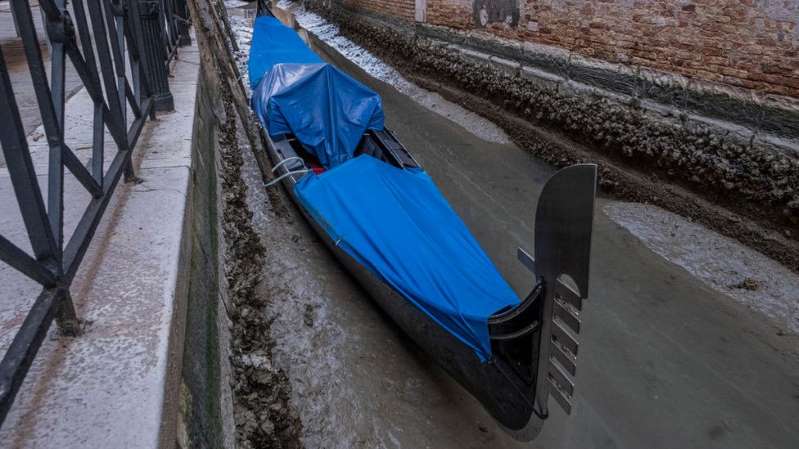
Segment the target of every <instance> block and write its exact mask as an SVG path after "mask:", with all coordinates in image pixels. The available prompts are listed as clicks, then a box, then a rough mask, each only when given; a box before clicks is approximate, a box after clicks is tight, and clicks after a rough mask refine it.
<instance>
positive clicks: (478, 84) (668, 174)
mask: <svg viewBox="0 0 799 449" xmlns="http://www.w3.org/2000/svg"><path fill="white" fill-rule="evenodd" d="M431 3H432V2H428V9H427V12H428V13H429V12H430V8H431V6H430V5H431ZM304 4H305V6H306V7H307V8H309V9H311V10H312V11H314V12H317V13H319V14H321V15H323V16H324V17H326V18H327V19H328V20H330V21H331V22H334V23H336V24H337V25H338V26H339V28H340V32H341V33H342V34H344V35H345V36H347V37H350V38H351V39H353V40H354V41H356V42H358V43H359V44H361V45H363V46H364V47H365V48H367V49H368V50H369V51H371V52H373V53H375V54H376V55H378V56H380V57H381V58H383V59H385V60H386V61H388V62H390V63H391V64H392V65H394V66H395V67H396V68H397V69H398V70H399V71H400V72H401V73H402V74H403V75H405V76H406V77H407V78H409V79H410V80H412V81H414V82H416V83H417V84H420V85H422V86H423V87H427V88H430V89H431V90H436V91H438V92H440V93H441V94H442V95H444V96H445V98H448V99H450V100H453V101H456V102H458V103H461V104H462V105H464V106H466V107H467V108H469V109H472V110H474V111H475V112H477V113H480V114H481V115H484V116H486V117H487V118H490V119H491V120H492V121H495V122H496V123H497V124H499V125H500V126H502V127H503V128H504V129H505V131H507V132H508V134H509V135H510V136H511V137H512V138H513V139H514V141H515V142H516V143H517V144H519V145H520V146H522V147H524V148H526V149H528V150H530V151H532V152H533V153H534V154H536V155H537V156H539V157H541V158H543V159H545V160H547V161H548V162H550V163H553V164H555V165H558V166H563V165H567V164H569V163H573V162H577V161H593V162H599V163H600V164H601V166H602V167H601V175H602V176H601V183H602V187H603V189H604V190H605V191H607V192H611V193H614V194H616V195H617V196H619V197H622V198H627V199H632V200H638V201H646V202H653V203H655V204H658V205H661V206H663V207H666V208H667V209H670V210H672V211H675V212H677V213H680V214H682V215H684V216H688V217H691V218H695V219H697V220H698V221H701V222H703V223H704V224H706V225H708V226H710V227H712V228H715V229H718V230H721V231H722V232H723V233H724V234H725V235H728V236H730V237H734V238H737V239H739V240H741V241H744V242H745V243H748V244H750V245H752V246H754V247H756V248H757V249H759V250H761V251H763V252H764V253H766V254H769V255H771V256H772V257H774V258H776V259H778V260H780V261H782V262H784V263H786V264H787V265H788V266H793V267H797V266H799V256H797V241H798V240H797V237H798V236H799V108H797V106H796V99H794V98H789V97H779V96H773V95H772V96H769V97H768V98H770V99H772V100H774V101H771V100H769V101H765V100H764V99H765V98H766V97H764V96H760V97H758V96H756V95H754V93H752V92H749V93H748V94H741V92H742V91H740V90H735V89H732V88H731V87H730V86H723V85H720V84H707V83H704V82H688V81H689V80H688V79H687V78H685V77H683V76H682V75H678V74H675V73H667V72H656V71H654V70H651V69H644V68H642V67H639V66H632V65H626V64H619V63H610V62H607V61H603V60H599V59H596V58H588V57H585V56H582V55H580V54H578V53H576V52H573V51H570V50H568V49H565V48H560V47H555V46H552V45H544V44H538V43H530V42H521V41H518V40H513V39H508V38H507V37H501V36H497V35H495V34H491V33H487V32H486V31H485V30H474V29H465V28H462V29H459V28H456V27H454V26H439V25H431V24H430V23H424V22H414V21H411V20H407V19H405V18H402V17H396V16H393V15H390V14H386V13H380V12H375V11H374V9H375V7H374V6H373V7H371V8H365V7H359V6H358V4H353V3H352V2H348V1H343V2H342V1H337V0H333V1H329V0H328V1H322V0H306V1H305V2H304ZM417 11H418V10H417ZM417 19H418V16H417ZM528 129H535V132H534V133H533V134H536V135H537V136H536V137H535V138H530V134H531V133H530V132H527V131H526V130H528ZM646 184H648V185H650V186H651V188H650V187H647V185H646ZM686 193H690V195H692V196H695V197H696V198H697V200H696V201H695V200H692V199H690V200H689V199H686V198H687V195H686ZM698 203H702V204H701V205H699V206H698V205H697V204H698ZM719 205H720V206H722V208H721V209H718V208H717V206H719ZM698 209H700V210H701V212H697V210H698ZM743 221H746V223H743ZM751 223H756V225H757V226H760V227H762V229H754V228H753V226H751Z"/></svg>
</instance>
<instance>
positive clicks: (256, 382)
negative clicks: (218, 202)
mask: <svg viewBox="0 0 799 449" xmlns="http://www.w3.org/2000/svg"><path fill="white" fill-rule="evenodd" d="M225 103H226V104H225V109H226V115H227V117H228V120H227V122H226V123H224V124H223V126H222V127H221V129H220V132H221V133H220V138H219V156H220V162H221V164H220V165H221V169H222V170H221V173H222V179H221V181H222V182H221V185H222V195H223V233H224V241H225V244H226V247H225V265H224V273H225V279H226V281H227V286H228V289H229V299H230V303H229V307H230V308H229V309H228V316H229V318H230V320H231V322H232V327H231V355H230V363H231V366H232V368H233V379H231V381H232V389H233V394H234V420H235V423H236V440H237V442H238V445H239V447H241V448H286V449H299V448H301V447H302V445H301V444H300V442H299V438H298V436H299V433H300V431H301V429H302V424H301V423H300V420H299V417H298V416H297V414H296V412H294V410H293V409H292V408H291V406H290V404H289V400H290V397H291V385H290V383H289V381H288V377H287V376H286V374H285V372H284V371H283V370H281V369H279V368H277V367H275V366H274V365H273V364H272V348H273V347H274V341H273V340H272V339H271V337H270V331H269V326H270V322H269V321H268V320H267V319H266V317H265V314H264V309H265V307H266V306H267V304H266V302H265V301H264V299H263V298H262V297H260V296H258V295H257V294H256V286H257V285H258V282H259V281H260V274H261V267H262V265H263V262H264V258H265V249H264V246H263V245H262V244H261V242H260V240H259V237H258V235H257V234H256V233H255V232H254V229H253V227H252V224H251V219H252V212H250V210H249V208H248V206H247V204H246V190H247V188H246V186H245V185H244V183H243V182H242V180H241V170H240V169H241V165H242V157H241V154H242V152H243V151H249V150H248V149H246V148H244V149H243V148H241V147H240V146H239V144H238V143H239V142H238V137H239V134H238V133H237V126H236V117H235V115H234V112H233V110H232V109H233V107H232V105H231V102H230V100H229V99H227V101H226V102H225Z"/></svg>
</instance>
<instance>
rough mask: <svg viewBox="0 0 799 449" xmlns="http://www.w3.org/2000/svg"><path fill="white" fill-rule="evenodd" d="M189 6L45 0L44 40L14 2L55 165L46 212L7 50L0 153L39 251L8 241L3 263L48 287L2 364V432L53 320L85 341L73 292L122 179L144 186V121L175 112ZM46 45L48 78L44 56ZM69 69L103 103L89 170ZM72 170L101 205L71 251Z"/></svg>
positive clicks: (22, 5) (97, 110) (87, 216)
mask: <svg viewBox="0 0 799 449" xmlns="http://www.w3.org/2000/svg"><path fill="white" fill-rule="evenodd" d="M185 2H186V0H157V1H145V0H73V1H71V2H70V4H67V3H66V0H39V5H38V6H39V9H40V10H41V15H42V22H43V24H44V29H45V33H44V36H38V35H37V34H38V33H37V30H36V28H35V26H34V13H33V11H32V9H31V5H30V4H29V2H28V0H11V9H12V12H13V17H14V20H15V25H16V28H17V31H18V34H19V36H20V38H21V39H22V44H23V47H24V53H25V57H26V59H27V68H28V69H29V70H30V79H31V81H32V83H33V86H32V87H33V90H34V91H35V94H36V101H37V103H38V108H39V118H40V119H41V123H42V125H43V127H44V131H45V135H46V137H47V144H48V146H49V161H48V172H47V201H46V204H45V200H44V199H43V196H42V192H41V190H40V188H39V184H38V183H37V180H36V175H37V173H36V171H35V169H34V164H33V160H32V157H31V153H30V149H29V147H28V143H27V136H26V134H25V131H24V128H23V122H22V118H21V116H20V112H19V105H18V104H17V101H16V97H15V94H14V88H15V86H13V85H12V83H11V79H10V76H9V70H8V66H7V65H6V60H5V57H4V56H3V51H2V48H0V145H2V150H3V154H4V156H5V162H6V165H7V167H8V172H9V175H10V179H11V183H12V185H13V188H14V194H15V196H16V201H17V204H18V205H19V209H20V211H21V214H22V219H23V222H24V225H25V228H26V231H27V236H28V238H29V240H30V246H31V248H32V254H28V252H26V251H24V250H22V249H20V248H19V247H18V246H16V245H15V244H14V243H12V242H11V241H9V240H8V239H7V238H5V237H3V236H2V235H0V261H2V262H5V263H6V264H8V265H10V266H11V267H13V268H15V269H17V270H19V271H20V272H22V273H24V274H25V275H26V276H27V277H29V278H31V279H33V280H34V281H36V282H38V283H39V284H41V285H42V287H43V290H42V292H41V293H40V294H39V296H38V297H37V298H36V300H35V302H34V303H33V306H32V307H31V309H30V311H29V312H28V314H27V316H26V318H25V320H24V322H23V323H22V326H21V327H20V328H19V330H18V332H17V334H16V335H15V337H14V339H13V341H12V343H11V345H10V346H9V347H8V349H7V350H6V353H5V355H4V357H3V359H2V362H0V426H2V423H3V421H5V418H6V415H7V414H8V411H9V409H10V407H11V405H12V403H13V401H14V398H15V396H16V394H17V392H18V390H19V388H20V385H21V384H22V381H23V379H24V378H25V375H26V374H27V372H28V369H29V368H30V365H31V363H32V361H33V358H34V357H35V355H36V352H37V351H38V350H39V347H40V346H41V343H42V340H43V339H44V337H45V335H46V334H47V331H48V329H49V328H50V325H51V323H52V321H53V320H54V319H55V320H56V321H57V322H58V324H59V327H60V330H61V331H62V332H64V333H68V334H73V335H77V334H79V333H80V326H79V320H78V317H77V316H76V313H75V308H74V305H73V302H72V298H71V297H70V293H69V288H70V285H71V283H72V280H73V278H74V277H75V273H76V272H77V270H78V268H79V266H80V263H81V261H82V259H83V256H84V255H85V253H86V250H87V248H88V246H89V243H90V242H91V239H92V237H93V235H94V232H95V230H96V229H97V225H98V224H99V222H100V219H101V218H102V215H103V212H104V211H105V209H106V206H107V205H108V202H109V200H110V198H111V196H112V194H113V192H114V188H115V187H116V185H117V184H118V182H119V180H120V178H121V177H122V176H123V175H124V176H125V179H126V181H131V180H134V179H135V176H134V172H133V166H132V163H131V152H132V150H133V148H134V147H135V146H136V142H137V141H138V139H139V135H140V133H141V131H142V127H143V126H144V122H145V120H146V119H147V117H148V116H154V114H155V111H156V110H168V109H172V106H173V103H172V96H171V94H170V92H169V85H168V83H167V77H168V70H169V63H170V60H171V58H173V57H174V56H175V55H176V52H177V48H178V47H179V46H181V45H185V44H187V43H189V42H190V37H189V22H188V14H187V8H186V3H185ZM45 39H46V40H47V41H48V42H49V48H50V60H49V76H48V73H47V72H48V67H47V65H46V61H45V59H43V57H42V50H41V47H40V43H41V42H42V41H44V40H45ZM67 64H71V65H72V66H73V68H74V71H75V72H76V73H77V75H78V76H79V77H80V80H81V82H82V84H83V86H84V88H85V89H86V92H87V93H88V94H89V96H90V97H91V99H92V101H93V102H94V121H93V143H92V154H91V160H90V162H89V163H88V164H86V165H84V163H83V162H81V161H80V160H79V159H78V157H77V156H76V155H75V153H74V152H73V150H72V149H71V148H70V147H69V145H68V143H67V140H66V139H65V137H68V136H65V134H66V133H65V123H64V113H65V106H66V96H65V83H64V81H65V73H66V72H65V70H66V67H67ZM17 87H20V86H17ZM129 114H132V116H130V117H129ZM106 131H107V132H108V134H109V135H110V136H111V139H112V140H113V143H114V145H115V147H116V148H115V149H116V153H115V154H114V155H113V159H112V160H111V161H110V164H106V163H105V161H104V155H105V149H106V143H105V137H104V136H105V133H106ZM65 168H66V169H67V170H69V172H70V173H72V175H73V176H74V177H75V178H76V179H77V181H78V182H79V183H80V185H81V186H82V187H83V188H85V189H86V190H87V191H88V192H89V193H90V194H91V197H92V199H91V201H90V202H89V204H88V206H87V207H86V209H85V211H84V212H83V215H82V216H81V218H80V220H79V222H78V224H77V226H76V227H75V229H74V232H73V233H72V235H71V236H70V237H69V239H68V241H67V242H66V245H65V244H64V243H65V242H64V213H63V212H64V191H63V190H64V173H65V170H64V169H65ZM0 288H2V287H0ZM0 294H2V290H0Z"/></svg>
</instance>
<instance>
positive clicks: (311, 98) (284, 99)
mask: <svg viewBox="0 0 799 449" xmlns="http://www.w3.org/2000/svg"><path fill="white" fill-rule="evenodd" d="M252 48H253V51H252V52H251V54H250V61H249V71H250V79H251V80H255V79H256V78H260V81H259V82H258V85H257V87H256V88H255V91H254V92H253V95H252V107H253V109H254V110H255V113H256V114H257V115H258V118H259V119H260V120H261V123H262V124H263V126H264V128H265V129H266V130H267V132H268V133H269V135H270V136H272V137H273V138H276V137H277V136H279V135H282V134H288V133H292V134H294V136H295V137H297V139H298V140H299V141H300V142H301V143H302V144H303V147H304V148H305V149H306V150H308V151H309V152H310V153H311V154H313V155H315V156H316V157H317V158H318V159H319V162H320V163H321V164H322V165H323V166H324V167H327V168H331V167H335V166H336V165H338V164H340V163H342V162H344V161H346V160H348V159H350V158H351V157H352V155H353V152H354V151H355V148H356V146H357V145H358V142H359V141H360V140H361V137H362V136H363V133H364V132H365V131H366V130H367V129H375V130H381V129H383V106H382V102H381V100H380V96H379V95H378V94H377V93H375V92H374V91H372V90H371V89H369V88H368V87H366V86H364V85H363V84H361V83H359V82H358V81H356V80H354V79H352V78H350V77H349V75H347V74H345V73H344V72H342V71H340V70H338V69H337V68H335V67H333V66H331V65H329V64H324V63H322V62H321V60H319V58H318V57H317V56H316V55H315V54H314V53H313V52H312V51H311V50H310V49H309V48H308V47H306V46H305V43H304V42H303V41H302V40H301V39H300V38H299V36H297V34H296V33H295V32H294V30H291V29H289V28H288V27H286V26H284V25H282V24H281V23H280V22H279V21H277V19H275V18H273V17H261V18H258V19H257V20H256V21H255V31H254V33H253V44H252ZM261 70H268V71H267V72H265V73H264V72H260V71H261ZM261 74H263V76H261Z"/></svg>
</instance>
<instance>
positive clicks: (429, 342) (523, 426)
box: [267, 138, 544, 441]
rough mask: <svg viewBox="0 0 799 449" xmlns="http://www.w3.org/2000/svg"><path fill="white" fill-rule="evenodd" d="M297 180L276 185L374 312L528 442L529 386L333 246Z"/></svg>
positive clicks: (532, 429) (534, 429)
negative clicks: (298, 191) (297, 191)
mask: <svg viewBox="0 0 799 449" xmlns="http://www.w3.org/2000/svg"><path fill="white" fill-rule="evenodd" d="M267 140H269V139H268V138H267ZM267 151H268V152H269V158H270V159H271V161H272V163H273V164H278V163H279V162H281V161H282V160H283V157H281V156H280V155H279V154H278V153H277V152H276V151H275V147H274V143H273V142H271V141H268V150H267ZM298 179H299V176H297V177H295V176H289V177H287V178H285V179H284V180H283V181H282V184H283V186H284V187H285V189H286V191H287V193H288V195H289V197H291V199H292V201H293V202H294V204H295V205H296V206H297V208H298V209H299V210H300V211H301V212H302V214H303V216H304V217H305V219H306V221H307V222H308V223H309V224H310V225H311V227H313V229H314V231H315V232H316V233H317V234H318V235H319V237H320V238H321V239H322V241H324V243H325V245H326V246H327V247H328V248H329V249H330V251H331V252H332V253H333V255H334V256H335V257H336V258H337V259H338V260H339V262H340V263H341V264H342V265H344V267H345V268H346V269H347V271H349V273H350V274H352V276H353V277H354V278H355V279H356V280H357V281H358V282H359V283H360V284H361V285H362V286H363V287H364V289H365V290H366V291H367V292H368V293H369V294H370V296H371V297H372V299H373V300H374V301H375V302H376V303H377V304H378V305H379V306H380V308H381V309H383V311H385V312H386V313H387V314H388V315H389V316H390V317H391V318H392V319H393V320H394V322H396V323H397V324H398V325H399V326H400V328H401V329H402V330H403V331H404V332H405V333H406V334H407V335H408V336H409V337H411V339H413V340H414V341H415V342H416V344H417V345H419V346H420V347H421V348H423V350H424V351H425V352H426V353H428V354H429V355H430V356H431V357H432V358H433V359H435V360H436V362H437V363H438V364H439V365H440V366H441V367H442V368H444V370H446V371H447V372H448V373H449V374H450V375H451V376H452V377H453V378H454V379H455V380H457V381H458V383H460V384H461V385H462V386H463V387H464V388H466V390H468V391H469V392H470V393H471V394H472V395H473V396H474V397H475V398H477V400H478V401H479V402H480V403H481V404H482V406H483V407H484V408H485V409H486V410H487V411H488V412H489V413H490V414H491V415H492V416H493V417H494V419H496V420H497V421H498V422H499V423H500V424H501V425H502V426H503V427H504V429H505V431H506V432H508V433H509V434H511V435H512V436H513V437H514V438H517V439H519V440H525V441H529V440H532V439H533V438H535V436H536V435H538V433H539V432H540V431H541V428H542V426H543V422H544V420H543V419H542V418H541V417H539V416H538V415H537V414H536V412H535V409H534V401H533V400H532V398H533V396H534V395H533V393H534V392H533V391H531V386H529V385H525V384H523V383H522V382H519V381H518V379H517V378H516V376H514V375H512V374H510V373H511V368H510V367H509V366H507V364H506V363H505V362H504V361H503V360H501V359H493V360H491V361H489V362H486V363H481V362H480V360H479V359H478V358H477V357H476V355H475V354H474V351H473V350H472V349H471V348H469V347H468V346H466V345H464V344H463V343H462V342H461V341H460V340H458V339H457V338H455V337H454V336H453V335H452V334H450V333H449V332H447V331H446V330H444V329H443V328H441V327H440V326H439V325H438V324H436V323H435V322H434V321H433V320H432V319H431V318H430V317H429V316H428V315H427V314H425V313H424V312H422V311H421V310H420V309H418V308H417V307H415V306H414V305H413V304H411V303H410V302H408V301H407V300H406V299H404V298H403V297H402V296H401V295H399V294H398V293H397V292H396V291H395V290H394V289H392V288H391V287H390V286H388V285H386V284H385V283H384V282H383V281H382V280H380V279H379V278H378V277H376V276H375V275H374V274H373V273H372V272H371V271H369V270H368V269H367V268H366V267H364V266H363V265H361V264H360V263H358V262H357V261H356V260H355V259H353V258H352V257H351V256H350V255H349V254H347V253H346V252H345V251H343V250H342V249H341V248H339V247H337V246H336V244H335V242H334V241H333V240H332V239H331V238H330V236H329V235H328V234H327V232H325V231H324V229H323V228H322V227H321V226H320V225H319V223H317V222H316V221H315V220H314V219H313V218H312V217H311V215H310V214H309V213H308V211H307V210H306V209H305V208H304V207H303V205H302V203H301V202H300V201H299V200H298V198H297V196H296V194H295V192H294V184H295V183H296V181H297V180H298ZM376 369H377V367H376ZM532 388H534V386H532Z"/></svg>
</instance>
